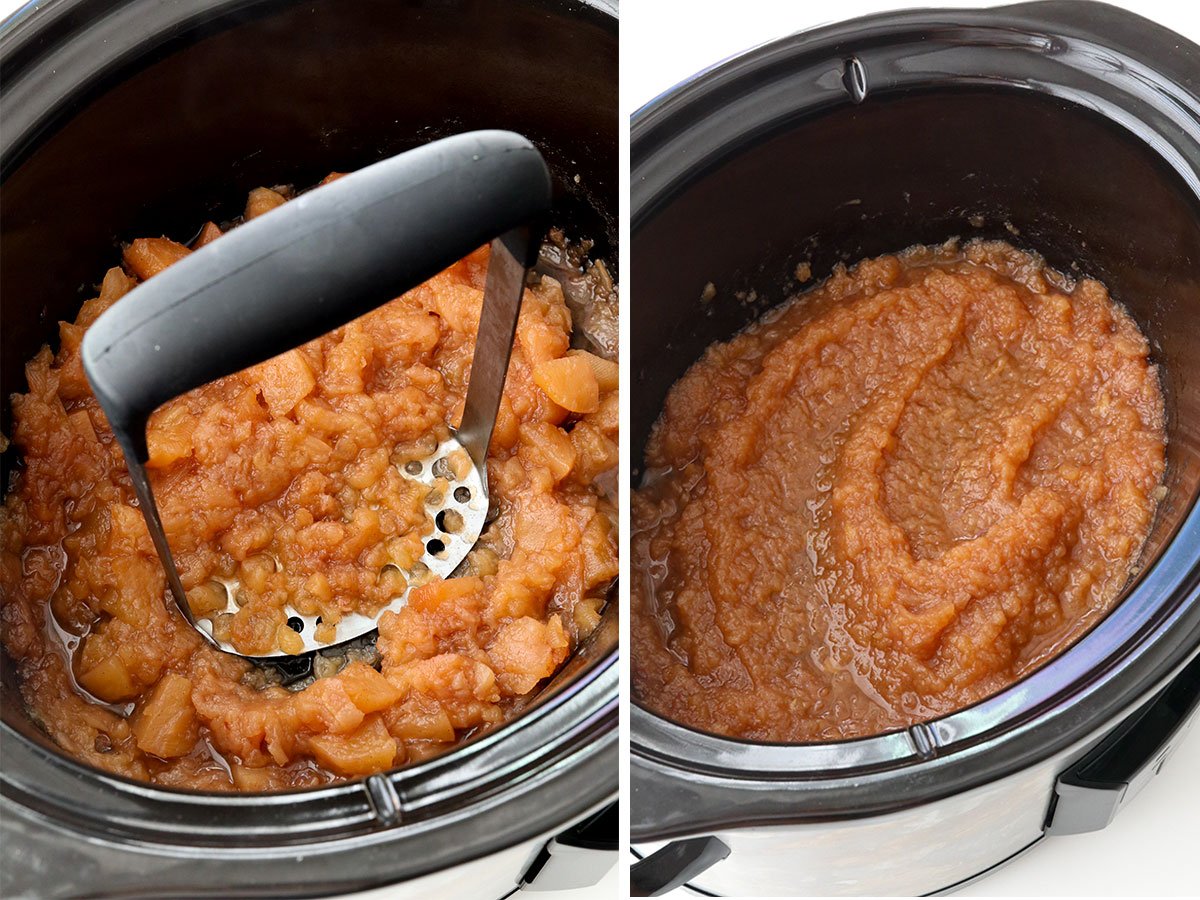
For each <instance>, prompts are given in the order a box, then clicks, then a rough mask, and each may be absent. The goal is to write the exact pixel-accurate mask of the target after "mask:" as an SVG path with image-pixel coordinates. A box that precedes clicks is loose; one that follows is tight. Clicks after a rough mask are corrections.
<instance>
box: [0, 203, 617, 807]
mask: <svg viewBox="0 0 1200 900" xmlns="http://www.w3.org/2000/svg"><path fill="white" fill-rule="evenodd" d="M290 194H291V192H290V191H288V190H286V189H279V190H272V189H267V188H260V189H258V190H256V191H254V192H252V193H251V195H250V199H249V201H248V203H247V207H246V212H245V217H246V218H253V217H254V216H255V215H259V214H262V213H264V212H269V210H270V209H272V208H274V207H275V206H278V205H279V204H281V203H284V202H285V201H286V200H287V199H288V197H289V196H290ZM221 235H222V229H221V228H219V227H217V226H216V225H215V224H214V223H208V224H207V225H206V226H205V228H204V229H203V230H202V232H201V233H200V235H199V237H198V238H197V239H196V240H195V241H194V242H192V244H191V246H190V247H189V246H185V245H183V244H180V243H176V242H174V241H171V240H168V239H166V238H150V239H141V240H137V241H134V242H132V243H131V244H130V245H128V246H127V247H126V249H125V251H124V257H123V260H122V266H121V267H118V268H113V269H111V270H109V272H108V274H107V275H105V277H104V281H103V285H102V286H101V288H100V291H99V296H98V297H97V298H96V299H93V300H89V301H88V302H87V303H85V304H84V305H83V308H82V309H81V311H80V313H79V316H78V318H77V319H76V321H75V322H73V323H62V324H61V326H60V335H59V336H60V342H59V343H60V346H59V349H58V351H57V352H53V351H51V350H50V349H49V348H43V349H42V351H41V352H40V353H39V354H38V355H37V356H36V357H35V358H34V359H33V360H32V361H31V362H30V363H29V364H28V366H27V368H26V372H27V376H28V385H29V391H28V393H26V394H22V395H16V396H14V397H13V399H12V406H13V419H14V433H13V436H12V438H13V441H14V442H15V444H16V445H17V447H18V448H19V450H20V454H21V468H20V469H19V472H18V474H17V477H16V478H15V481H14V483H13V485H12V488H11V490H10V491H9V493H8V495H7V497H6V499H5V503H4V506H3V508H2V509H0V591H2V608H0V625H2V636H3V641H4V645H5V647H6V649H7V651H8V653H9V654H10V656H11V658H12V659H13V660H14V661H15V662H16V665H17V670H18V674H19V676H20V681H21V691H22V695H23V697H24V700H25V702H26V704H27V707H28V709H29V711H30V713H31V714H32V716H33V717H34V718H35V719H36V720H37V721H38V722H39V723H40V724H41V725H42V727H43V728H44V729H45V730H46V732H47V733H48V734H49V735H50V736H51V737H52V738H53V739H54V740H55V741H57V742H58V744H59V745H60V746H61V747H62V748H63V749H64V750H65V751H66V752H68V753H70V754H72V755H74V756H76V757H78V758H79V759H82V760H84V761H86V762H88V763H91V764H92V765H95V766H98V767H100V768H103V769H106V770H108V771H111V772H115V773H118V774H121V775H125V776H129V777H132V778H138V779H144V780H149V781H153V782H156V783H159V784H166V785H176V786H184V787H192V788H205V789H237V790H267V789H275V788H284V787H297V786H306V785H317V784H323V783H327V782H330V781H334V780H337V779H340V778H346V777H352V776H359V775H365V774H369V773H371V772H376V771H381V770H385V769H390V768H393V767H395V766H399V765H402V764H404V763H406V762H411V761H415V760H419V759H422V758H425V757H428V756H430V755H432V754H435V753H438V752H441V751H443V750H445V749H447V748H449V747H452V746H453V745H454V744H455V743H456V742H457V741H459V740H461V739H462V738H463V737H464V736H467V735H470V734H474V733H477V732H478V731H480V730H481V729H487V728H491V727H494V726H496V725H498V724H500V723H502V722H504V721H505V720H506V719H508V718H510V717H511V716H512V715H514V714H515V713H516V711H518V710H519V709H520V708H521V706H522V704H523V703H525V702H527V700H528V698H529V697H531V696H532V694H533V692H534V691H535V689H536V688H537V687H538V685H539V684H540V683H541V682H542V681H543V680H544V679H546V678H547V677H549V676H551V675H553V674H554V673H555V672H556V670H557V669H558V668H559V666H560V665H561V664H562V663H563V661H564V660H565V659H566V658H567V656H568V655H569V654H570V653H571V652H572V651H573V649H574V648H575V647H576V646H577V645H578V644H579V642H580V641H581V640H582V639H584V638H585V637H586V636H587V635H588V634H589V633H590V632H591V631H592V630H593V629H594V628H595V627H596V625H597V623H598V621H599V619H600V614H601V610H602V607H603V606H604V604H605V602H606V596H607V592H608V589H609V586H610V585H611V583H612V581H613V579H614V578H615V576H616V573H617V547H616V530H615V522H616V507H615V503H614V498H613V497H612V496H611V491H610V490H607V489H605V487H603V486H604V485H605V484H606V483H607V482H606V479H607V480H608V481H611V473H612V471H613V470H614V468H615V466H616V463H617V440H618V414H617V397H618V384H617V363H616V362H615V360H612V359H605V358H601V356H598V355H594V354H592V353H589V352H587V351H586V350H583V349H578V348H576V349H573V348H572V346H571V342H572V334H573V321H572V314H571V309H570V308H569V306H568V299H569V298H566V297H564V293H563V286H562V284H561V283H560V282H559V281H558V280H556V279H553V278H549V277H542V278H535V279H533V280H534V282H535V283H533V284H531V285H530V286H529V287H528V288H527V290H526V292H525V296H524V299H523V303H522V307H521V312H520V319H519V323H518V326H517V334H516V343H515V346H514V349H513V355H512V363H511V366H510V370H509V374H508V379H507V382H506V384H505V390H504V396H503V399H502V402H501V405H500V413H499V417H498V420H497V424H496V431H495V434H494V436H493V440H492V445H491V450H490V454H489V461H488V479H489V485H490V495H491V512H490V514H489V522H490V524H489V526H488V527H487V528H486V529H485V531H484V533H483V535H482V536H481V538H480V540H479V542H478V543H477V544H476V545H475V547H474V549H473V550H472V551H471V553H470V554H469V555H468V557H467V559H466V560H465V561H464V563H463V564H462V565H461V566H460V567H459V569H458V570H456V572H455V573H454V577H451V578H448V579H445V580H443V579H440V578H436V577H433V576H429V577H427V578H424V579H420V580H419V581H418V580H417V576H416V575H414V574H413V570H414V560H416V559H417V558H418V557H419V556H420V555H421V551H422V545H423V541H424V539H425V538H426V537H427V536H428V535H429V534H430V533H431V531H432V529H433V523H432V522H431V521H430V516H429V513H428V511H427V509H426V499H427V492H428V490H429V489H428V487H420V486H419V485H417V483H416V482H414V481H411V480H407V479H405V478H404V477H403V475H402V472H403V466H404V463H405V461H406V460H411V459H413V458H414V457H418V456H422V455H424V454H428V453H430V452H432V451H433V449H434V447H435V446H436V444H437V441H438V439H440V438H441V437H444V436H445V434H446V432H447V428H448V427H449V426H451V425H453V424H456V423H457V421H458V417H459V416H460V415H461V412H462V405H463V397H464V393H465V388H466V385H467V381H468V375H469V368H470V364H471V358H472V354H473V352H474V344H475V332H476V328H477V326H478V321H479V314H480V308H481V303H482V296H483V286H484V279H485V275H486V270H487V262H488V251H487V248H483V249H481V250H479V251H477V252H475V253H473V254H471V255H470V256H468V257H467V258H466V259H464V260H462V261H461V262H459V263H457V264H456V265H454V266H451V267H450V268H449V269H447V270H446V271H444V272H442V273H441V274H439V275H437V276H435V277H434V278H433V279H431V280H430V281H428V282H427V283H425V284H423V285H421V286H419V287H417V288H415V289H414V290H412V291H410V292H408V293H406V294H405V295H403V296H402V297H399V298H397V299H395V300H393V301H391V302H389V303H387V304H385V305H384V306H382V307H381V308H379V309H378V310H376V311H374V312H372V313H370V314H368V315H366V316H364V317H362V318H360V319H357V320H355V321H354V322H351V323H350V324H348V325H346V326H345V327H343V328H339V329H337V330H336V331H334V332H331V333H330V334H328V335H326V336H324V337H322V338H320V339H318V340H316V341H312V342H311V343H308V344H306V345H304V346H302V347H300V348H298V349H296V350H292V351H290V352H288V353H285V354H283V355H282V356H279V357H277V358H275V359H272V360H269V361H267V362H265V363H263V364H261V365H258V366H255V367H253V368H252V369H249V370H247V371H245V372H241V373H237V374H234V375H231V376H228V377H226V378H222V379H220V380H218V381H215V382H213V383H211V384H207V385H205V386H203V387H201V388H199V389H197V390H195V391H192V392H190V393H188V394H186V395H184V396H182V397H180V398H178V399H176V400H174V401H172V402H170V403H168V404H166V405H165V406H164V407H162V408H161V409H159V410H158V411H157V412H156V413H155V415H154V416H153V417H152V419H151V421H150V425H149V429H148V442H149V448H150V460H149V463H148V468H149V472H150V476H151V480H152V482H153V487H154V492H155V496H156V498H157V501H158V504H159V507H160V510H161V513H162V518H163V521H164V525H165V528H166V530H167V533H168V538H169V541H170V543H171V546H172V550H173V554H174V556H175V559H176V562H177V564H178V566H179V569H180V575H181V579H182V581H183V583H184V587H185V589H186V590H187V599H188V602H189V603H190V604H191V605H192V608H193V610H194V611H195V612H196V613H197V614H198V615H205V614H207V615H212V616H214V618H213V620H212V621H213V626H214V629H215V630H216V631H217V632H218V634H219V635H220V636H221V637H223V638H227V639H229V640H230V641H232V643H233V644H234V646H236V647H237V649H238V650H239V651H240V652H242V653H246V654H250V655H257V654H264V653H269V652H272V651H275V650H277V649H281V650H283V651H285V652H288V653H291V652H295V650H296V649H297V647H296V643H297V641H296V638H297V636H296V634H295V633H294V632H293V631H291V629H290V628H289V627H288V625H287V622H286V615H285V613H284V607H285V606H287V605H288V604H294V605H295V606H296V608H299V609H301V610H302V611H305V612H307V613H309V614H313V615H320V616H321V617H322V621H323V624H325V625H328V624H329V623H332V622H336V621H337V620H338V618H339V617H340V616H342V615H344V614H347V613H349V612H362V613H364V614H367V615H373V614H374V613H375V611H377V610H378V609H379V608H380V607H381V606H382V605H383V604H384V603H386V602H387V601H388V600H389V599H390V598H392V597H395V596H399V595H400V594H401V593H403V591H404V590H406V589H407V588H412V590H411V592H410V593H409V595H408V602H407V605H406V606H405V607H404V608H403V609H402V610H400V611H399V612H387V613H385V614H384V615H383V616H382V618H381V619H380V622H379V635H378V641H377V643H376V642H373V641H369V640H368V641H359V642H358V643H356V644H355V645H352V646H350V647H342V648H338V649H336V650H334V651H331V652H330V653H328V654H327V653H324V652H322V653H321V654H319V655H318V656H317V657H316V658H315V660H314V663H313V673H312V675H311V676H309V677H307V678H306V679H304V680H303V681H300V682H298V683H294V684H290V685H287V686H284V685H283V684H282V683H280V681H281V679H280V678H279V677H278V675H277V674H276V675H274V677H273V673H275V670H273V669H270V668H260V667H257V666H255V665H253V664H251V663H249V662H247V661H246V660H244V659H242V658H240V657H238V656H234V655H230V654H226V653H223V652H221V651H220V650H218V649H216V648H214V647H213V646H211V645H210V644H208V643H207V642H206V641H205V640H204V639H203V638H202V637H201V636H200V635H199V634H197V633H196V632H195V631H194V630H193V628H192V627H191V626H190V625H189V624H188V623H187V621H186V620H185V619H184V618H183V616H182V615H181V614H180V613H179V611H178V610H177V608H176V607H175V603H174V601H173V599H172V598H171V595H170V593H169V592H168V590H167V586H166V580H165V576H164V574H163V570H162V567H161V565H160V563H159V559H158V557H157V555H156V554H155V551H154V547H153V545H152V544H151V541H150V537H149V534H148V532H147V529H146V525H145V522H144V520H143V518H142V514H141V512H140V511H139V510H138V509H137V507H136V500H135V496H134V492H133V490H132V487H131V485H130V482H129V475H128V472H127V471H126V468H125V461H124V458H123V457H122V455H121V452H120V449H119V447H118V446H117V445H116V443H115V442H114V440H113V435H112V432H111V431H110V429H109V427H108V423H107V422H106V420H105V418H104V415H103V413H102V412H101V410H100V407H99V405H98V404H97V403H96V401H95V399H94V397H93V396H92V393H91V391H90V389H89V386H88V383H87V380H86V378H85V377H84V374H83V369H82V367H81V363H80V355H79V348H80V342H81V340H82V337H83V334H84V332H85V330H86V329H87V327H88V326H89V325H90V324H91V323H92V322H93V321H95V319H96V317H97V316H99V315H100V313H101V312H103V311H104V310H105V309H106V308H108V307H109V306H111V305H112V304H114V303H120V302H122V300H121V298H122V297H123V296H124V295H125V294H126V293H127V292H128V291H130V290H131V289H133V288H134V287H135V286H136V285H137V283H138V282H139V281H142V280H144V279H147V278H152V277H154V275H155V274H157V273H158V272H160V271H162V269H163V268H165V267H166V266H168V265H170V264H172V263H173V262H175V261H176V260H178V259H180V258H182V257H183V256H186V255H187V254H188V253H189V252H192V250H193V249H194V248H195V247H197V246H199V245H201V244H204V243H207V242H209V241H212V240H221ZM559 257H563V258H565V256H564V254H561V253H560V254H559ZM556 259H558V261H559V268H560V269H562V268H564V267H566V264H565V263H563V262H562V259H559V258H558V257H556ZM566 268H570V267H566ZM599 268H600V269H602V266H600V267H599ZM595 269H596V267H592V269H589V270H588V272H585V271H583V269H582V268H579V269H576V270H575V271H573V272H572V273H571V274H572V276H573V277H576V278H578V279H580V280H585V276H587V275H588V273H589V272H594V270H595ZM600 281H601V282H602V283H601V284H600V285H599V286H598V287H597V286H596V285H593V286H592V287H593V288H595V290H598V291H600V292H602V293H603V292H604V291H606V290H611V287H612V286H611V282H610V281H609V280H608V279H607V277H606V276H605V277H604V278H601V279H600ZM247 302H253V298H247ZM610 305H613V306H615V303H614V304H610ZM591 311H592V312H593V313H594V314H597V315H598V314H599V313H597V311H596V310H595V309H593V310H591ZM402 572H408V573H409V575H408V576H407V577H408V578H409V579H411V581H409V582H406V580H405V578H406V576H404V575H402V574H401V573H402ZM426 573H427V574H428V570H426ZM231 583H232V584H236V585H237V586H238V587H237V597H236V600H237V606H238V609H237V612H236V613H230V612H217V611H218V610H224V608H225V603H226V595H225V591H224V587H223V585H226V584H231ZM317 637H318V639H320V637H321V635H320V633H318V635H317Z"/></svg>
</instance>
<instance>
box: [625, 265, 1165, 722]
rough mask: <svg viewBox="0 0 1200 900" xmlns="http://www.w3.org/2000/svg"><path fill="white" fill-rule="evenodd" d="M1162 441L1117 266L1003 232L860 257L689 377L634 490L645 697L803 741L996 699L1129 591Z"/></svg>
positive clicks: (635, 593)
mask: <svg viewBox="0 0 1200 900" xmlns="http://www.w3.org/2000/svg"><path fill="white" fill-rule="evenodd" d="M1164 447H1165V430H1164V404H1163V396H1162V391H1161V387H1160V383H1159V379H1158V376H1157V372H1156V370H1155V366H1154V365H1153V364H1152V363H1151V362H1150V359H1149V346H1148V344H1147V341H1146V339H1145V337H1144V336H1143V335H1142V334H1141V333H1140V332H1139V330H1138V328H1137V326H1136V324H1135V323H1134V322H1133V320H1132V319H1130V317H1129V316H1128V314H1127V313H1126V312H1125V311H1124V310H1123V309H1122V308H1121V307H1120V306H1118V305H1117V304H1116V303H1115V302H1114V301H1113V300H1112V299H1111V298H1110V297H1109V295H1108V292H1107V291H1106V289H1105V288H1104V286H1103V285H1102V284H1100V283H1098V282H1096V281H1094V280H1089V279H1081V280H1079V281H1078V282H1072V281H1071V280H1069V279H1067V278H1066V277H1064V276H1063V275H1061V274H1060V273H1057V272H1055V271H1053V270H1051V269H1049V268H1047V267H1046V266H1045V265H1044V264H1043V262H1042V260H1041V259H1039V258H1037V257H1035V256H1032V255H1029V254H1027V253H1024V252H1022V251H1019V250H1016V249H1014V248H1013V247H1011V246H1009V245H1007V244H1003V243H999V242H991V243H981V242H976V243H971V244H968V245H967V246H966V247H959V246H958V245H957V244H953V243H951V244H947V245H945V246H942V247H916V248H912V249H910V250H908V251H905V252H903V253H901V254H898V255H889V256H882V257H879V258H877V259H870V260H865V261H863V262H860V263H858V264H857V265H855V266H854V267H852V268H849V269H847V268H845V267H839V268H837V269H836V270H835V271H834V272H833V274H832V275H831V276H830V277H829V279H828V280H826V281H825V282H824V283H823V284H821V285H819V286H818V287H816V288H814V289H812V290H810V291H808V292H806V293H804V294H801V295H800V296H798V297H797V298H795V299H794V300H792V301H790V302H789V303H787V304H784V305H783V306H781V307H779V308H777V309H775V310H773V311H772V312H770V313H769V314H768V315H767V316H766V317H765V318H763V319H762V320H760V321H759V322H757V323H755V324H754V325H752V326H751V327H749V328H748V329H746V330H745V331H744V332H743V333H741V334H739V335H737V336H736V337H734V338H733V339H732V340H730V341H727V342H724V343H718V344H715V345H713V346H712V347H710V348H709V349H708V351H707V352H706V353H705V355H704V356H703V357H702V358H701V359H700V360H699V361H698V362H697V363H696V364H694V365H693V366H692V368H691V369H690V370H689V371H688V372H687V373H686V374H685V375H684V376H683V377H682V378H681V379H680V380H679V381H678V382H677V383H676V384H675V385H674V387H673V388H672V389H671V391H670V392H669V394H668V397H667V400H666V404H665V407H664V410H663V413H662V415H661V418H660V419H659V421H658V422H657V424H656V425H655V428H654V430H653V432H652V435H651V438H650V441H649V444H648V447H647V451H646V463H647V467H648V468H647V473H646V477H645V480H644V483H643V486H642V487H641V488H640V489H639V490H638V491H636V492H635V495H634V497H633V502H632V533H631V542H632V552H633V570H634V576H633V579H632V588H631V592H632V603H631V607H632V620H631V634H632V650H631V660H632V663H631V665H632V672H633V681H634V693H635V697H636V698H637V700H638V702H640V703H642V704H643V705H644V706H646V707H647V708H649V709H650V710H652V711H654V712H656V713H658V714H660V715H663V716H665V717H667V718H670V719H673V720H675V721H677V722H680V723H682V724H685V725H688V726H691V727H695V728H698V729H701V730H704V731H709V732H713V733H717V734H721V735H727V736H731V737H739V738H747V739H755V740H763V741H782V742H809V741H828V740H838V739H845V738H854V737H861V736H866V735H872V734H877V733H880V732H884V731H888V730H891V729H896V728H899V727H903V726H907V725H911V724H913V723H915V722H919V721H922V720H926V719H929V718H932V717H936V716H939V715H942V714H945V713H948V712H951V711H953V710H956V709H959V708H961V707H964V706H966V705H968V704H971V703H973V702H975V701H977V700H980V699H982V698H984V697H987V696H988V695H990V694H993V693H995V692H996V691H999V690H1000V689H1002V688H1003V687H1005V686H1006V685H1009V684H1011V683H1012V682H1014V681H1016V680H1017V679H1019V678H1021V677H1022V676H1023V675H1025V674H1027V673H1029V672H1030V671H1032V670H1033V669H1035V668H1037V667H1038V666H1039V665H1041V664H1042V663H1044V662H1045V661H1047V660H1048V659H1050V658H1051V657H1053V656H1054V655H1055V654H1057V653H1060V652H1061V651H1062V650H1063V649H1064V648H1066V647H1067V646H1069V645H1070V644H1071V642H1072V641H1074V640H1075V639H1076V638H1078V637H1079V636H1080V635H1082V634H1083V633H1084V632H1085V631H1087V629H1088V628H1089V627H1090V626H1092V625H1093V624H1094V623H1095V622H1096V621H1097V620H1098V619H1100V618H1101V617H1102V616H1103V615H1104V614H1105V612H1107V611H1108V609H1109V608H1110V607H1111V606H1112V605H1113V604H1114V602H1115V601H1116V600H1117V598H1118V596H1119V595H1120V592H1121V590H1122V588H1123V586H1124V585H1125V583H1126V582H1127V581H1128V579H1129V578H1130V575H1131V571H1133V569H1134V567H1135V566H1136V565H1137V562H1138V557H1139V550H1140V548H1141V546H1142V544H1143V542H1144V540H1145V538H1146V535H1147V533H1148V531H1149V529H1150V525H1151V520H1152V518H1153V516H1154V513H1155V508H1156V505H1157V502H1158V500H1159V499H1161V497H1162V495H1163V493H1164V489H1163V488H1162V486H1161V481H1162V477H1163V470H1164Z"/></svg>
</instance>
